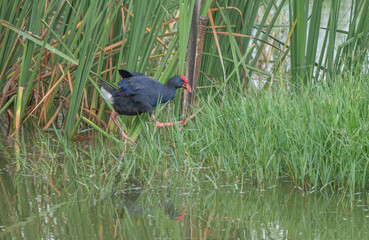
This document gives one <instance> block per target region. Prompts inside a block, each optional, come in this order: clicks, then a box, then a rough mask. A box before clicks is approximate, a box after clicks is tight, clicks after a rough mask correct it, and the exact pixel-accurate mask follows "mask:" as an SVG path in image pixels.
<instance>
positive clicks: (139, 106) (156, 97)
mask: <svg viewBox="0 0 369 240" xmlns="http://www.w3.org/2000/svg"><path fill="white" fill-rule="evenodd" d="M119 74H120V76H121V77H122V78H123V79H122V80H121V81H120V82H119V83H118V85H119V86H120V88H118V89H113V88H111V87H109V86H108V85H107V84H106V83H104V82H103V81H100V82H99V83H100V87H101V95H102V97H103V98H104V99H105V100H106V101H108V102H109V103H110V104H111V105H113V107H114V110H115V111H116V112H117V113H114V112H112V113H111V116H110V117H111V118H112V119H113V121H114V123H115V125H116V126H117V127H118V128H119V130H120V131H121V133H122V135H123V139H124V141H125V140H126V139H128V140H130V141H131V142H132V143H134V144H135V142H134V141H133V140H132V139H130V138H129V137H128V136H127V135H126V134H125V133H124V131H123V130H122V128H121V127H120V126H119V125H118V123H117V120H116V119H115V117H116V116H118V115H120V114H121V115H130V116H131V115H139V114H141V113H146V112H147V113H149V114H150V116H151V118H152V120H153V121H155V116H154V114H153V108H154V107H155V106H156V105H157V104H158V103H166V102H168V101H170V100H172V99H173V98H174V95H175V93H176V89H177V88H183V89H185V90H187V91H189V92H191V87H190V86H189V85H188V82H187V79H186V78H185V76H174V77H172V78H170V79H169V80H168V82H167V84H165V85H164V84H162V83H160V82H158V81H156V80H154V79H152V78H151V77H149V76H146V75H145V74H143V73H131V72H128V71H125V70H119ZM194 116H195V114H193V115H191V116H190V117H189V118H188V119H187V120H189V119H191V118H193V117H194ZM185 123H186V119H184V120H183V121H179V122H177V123H172V122H168V123H161V122H156V125H157V126H158V127H165V126H173V125H174V124H179V125H184V124H185Z"/></svg>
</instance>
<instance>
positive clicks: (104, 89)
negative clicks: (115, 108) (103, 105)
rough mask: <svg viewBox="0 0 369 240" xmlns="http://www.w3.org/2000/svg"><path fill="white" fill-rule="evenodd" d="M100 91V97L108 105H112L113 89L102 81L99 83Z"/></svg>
mask: <svg viewBox="0 0 369 240" xmlns="http://www.w3.org/2000/svg"><path fill="white" fill-rule="evenodd" d="M99 84H100V89H101V96H102V97H103V98H104V99H105V100H106V101H108V102H109V103H110V104H113V103H114V98H113V93H114V89H113V88H111V87H109V86H108V85H107V84H106V83H104V82H103V81H101V80H100V81H99Z"/></svg>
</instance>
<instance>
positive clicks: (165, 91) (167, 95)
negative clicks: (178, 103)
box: [160, 84, 176, 103]
mask: <svg viewBox="0 0 369 240" xmlns="http://www.w3.org/2000/svg"><path fill="white" fill-rule="evenodd" d="M175 94H176V88H175V87H174V86H173V85H171V84H166V85H164V86H163V88H162V90H161V91H160V95H161V98H162V100H161V102H162V103H165V102H168V101H170V100H172V99H173V98H174V96H175Z"/></svg>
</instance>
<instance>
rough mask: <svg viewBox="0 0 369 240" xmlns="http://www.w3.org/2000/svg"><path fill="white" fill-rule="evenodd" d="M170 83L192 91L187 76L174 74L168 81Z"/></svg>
mask: <svg viewBox="0 0 369 240" xmlns="http://www.w3.org/2000/svg"><path fill="white" fill-rule="evenodd" d="M167 84H170V85H173V86H174V87H175V88H183V89H185V90H187V91H189V92H191V91H192V89H191V87H190V85H189V84H188V82H187V79H186V77H185V76H183V75H181V76H174V77H172V78H170V79H169V80H168V83H167Z"/></svg>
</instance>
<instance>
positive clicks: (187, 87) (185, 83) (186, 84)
mask: <svg viewBox="0 0 369 240" xmlns="http://www.w3.org/2000/svg"><path fill="white" fill-rule="evenodd" d="M181 78H182V80H183V81H184V84H183V86H182V88H183V89H185V90H187V91H189V92H192V89H191V87H190V85H189V84H188V82H187V79H186V77H185V76H183V75H182V76H181Z"/></svg>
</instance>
